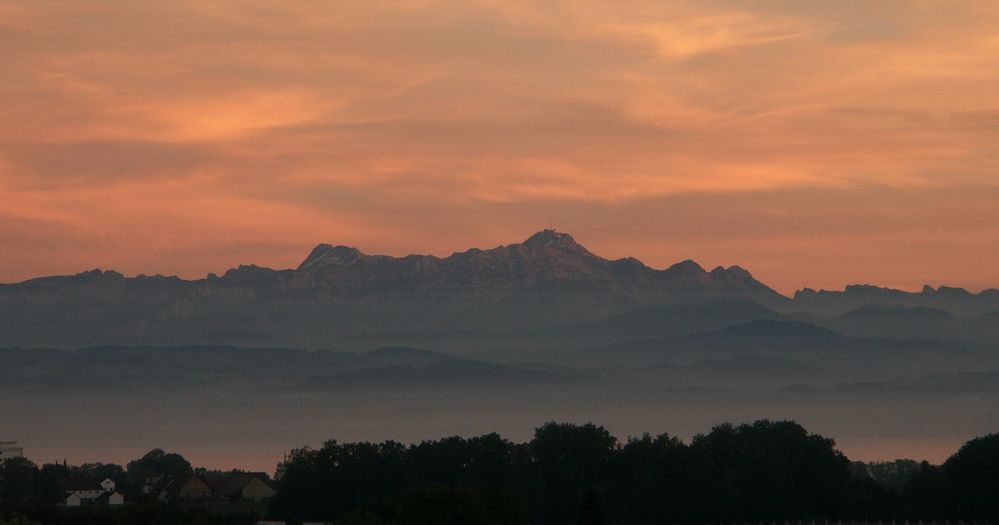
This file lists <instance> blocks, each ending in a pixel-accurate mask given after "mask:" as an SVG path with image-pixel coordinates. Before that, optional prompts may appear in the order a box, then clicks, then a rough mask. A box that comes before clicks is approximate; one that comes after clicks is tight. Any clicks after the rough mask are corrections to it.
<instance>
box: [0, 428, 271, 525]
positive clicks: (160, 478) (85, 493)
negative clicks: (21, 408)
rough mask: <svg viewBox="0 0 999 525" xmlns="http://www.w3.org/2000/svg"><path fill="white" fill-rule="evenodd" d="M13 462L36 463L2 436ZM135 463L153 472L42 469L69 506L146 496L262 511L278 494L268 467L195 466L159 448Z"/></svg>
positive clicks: (5, 455)
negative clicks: (216, 468) (218, 468)
mask: <svg viewBox="0 0 999 525" xmlns="http://www.w3.org/2000/svg"><path fill="white" fill-rule="evenodd" d="M8 461H10V462H12V463H16V462H22V463H24V464H25V465H30V464H31V463H30V462H29V461H28V460H27V458H26V457H25V453H24V448H23V447H22V446H19V444H18V442H17V441H0V465H5V464H6V463H7V462H8ZM5 466H6V465H5ZM129 467H131V470H137V471H145V472H150V473H151V474H152V475H148V476H142V477H141V480H139V479H135V475H129V474H134V473H130V472H129V471H128V469H126V468H122V467H121V466H118V465H111V464H101V463H95V464H85V465H81V466H78V467H77V466H69V465H68V464H67V463H66V462H65V461H64V462H63V463H61V464H59V463H49V464H45V465H42V466H41V469H40V472H41V473H42V476H43V477H45V478H46V481H48V482H50V485H51V489H52V490H53V491H58V498H59V501H58V502H57V505H58V506H59V507H65V508H67V509H72V508H93V507H101V506H103V507H119V506H122V505H125V504H127V503H135V502H138V501H143V502H158V503H164V504H178V505H198V506H201V507H208V508H212V509H215V510H217V511H220V512H228V511H260V510H262V509H263V508H265V506H266V502H267V500H268V499H270V498H271V497H273V496H274V495H275V494H277V481H276V480H274V479H271V477H270V476H269V475H268V474H266V473H264V472H243V471H229V472H221V471H208V470H206V469H192V468H191V466H190V464H189V463H187V461H186V460H184V459H183V458H182V457H181V456H179V455H177V454H167V453H164V452H163V451H161V450H159V449H156V450H153V451H151V452H150V453H149V454H146V455H145V456H144V457H143V458H140V459H138V460H136V461H133V462H130V463H129ZM2 480H3V478H2V475H0V481H2Z"/></svg>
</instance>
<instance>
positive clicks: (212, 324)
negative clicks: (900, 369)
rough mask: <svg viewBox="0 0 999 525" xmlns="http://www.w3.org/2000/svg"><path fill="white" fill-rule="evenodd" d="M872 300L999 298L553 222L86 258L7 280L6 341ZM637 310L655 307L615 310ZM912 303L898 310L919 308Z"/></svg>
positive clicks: (282, 338) (577, 325) (409, 326)
mask: <svg viewBox="0 0 999 525" xmlns="http://www.w3.org/2000/svg"><path fill="white" fill-rule="evenodd" d="M866 305H883V306H888V307H894V306H903V307H910V308H914V307H926V308H933V309H937V310H941V311H943V312H944V315H948V312H949V314H954V315H956V316H958V317H968V316H977V317H978V318H980V319H981V324H982V325H983V326H981V327H977V328H975V330H976V331H975V332H974V334H973V335H974V337H977V338H979V339H988V340H991V339H993V338H994V336H993V335H992V332H991V331H990V330H992V329H991V328H990V327H989V326H987V323H988V322H989V321H988V318H985V317H982V316H983V314H986V313H988V312H994V311H999V291H995V290H989V291H986V292H982V293H979V294H971V293H969V292H967V291H966V290H962V289H958V288H947V287H940V288H930V287H926V288H924V289H923V290H922V291H921V292H918V293H909V292H902V291H899V290H891V289H886V288H879V287H875V286H866V285H858V286H850V287H847V288H846V290H844V291H842V292H827V291H818V292H816V291H814V290H810V289H805V290H802V291H800V292H798V293H796V294H795V296H794V298H793V299H791V298H787V297H785V296H783V295H781V294H779V293H777V292H776V291H774V290H773V289H772V288H770V287H769V286H767V285H766V284H764V283H762V282H760V281H759V280H757V279H756V278H755V277H753V275H752V274H751V273H750V272H749V271H747V270H745V269H744V268H742V267H739V266H728V267H724V266H717V267H715V268H713V269H712V270H710V271H707V270H705V269H704V268H703V267H702V266H701V265H700V264H698V263H697V262H695V261H693V260H689V259H688V260H684V261H680V262H678V263H676V264H673V265H671V266H669V267H666V268H663V269H657V268H651V267H649V266H647V265H645V264H644V263H642V262H641V261H639V260H638V259H635V258H630V257H629V258H622V259H616V260H610V259H605V258H603V257H600V256H599V255H596V254H594V253H593V252H591V251H590V250H588V249H587V248H586V247H584V246H583V245H582V244H580V243H579V242H577V241H576V239H575V238H573V236H572V235H570V234H568V233H565V232H559V231H556V230H553V229H546V230H541V231H539V232H536V233H534V234H532V235H529V236H528V237H527V238H526V239H525V240H524V241H523V242H520V243H513V244H507V245H501V246H496V247H494V248H488V249H479V248H471V249H468V250H465V251H461V252H456V253H453V254H451V255H449V256H446V257H437V256H433V255H407V256H404V257H392V256H387V255H372V254H368V253H365V252H364V251H362V250H360V249H358V248H355V247H351V246H342V245H340V246H337V245H334V244H327V243H323V244H318V245H316V246H315V248H313V249H312V250H311V251H310V252H309V253H308V254H307V256H306V257H305V258H304V259H303V260H302V262H301V264H299V265H298V266H297V267H296V268H293V269H281V270H275V269H271V268H265V267H260V266H256V265H252V264H242V265H239V266H237V267H235V268H231V269H229V270H227V271H226V272H224V273H223V274H222V275H221V276H220V275H216V274H209V275H208V276H207V277H206V278H204V279H194V280H185V279H180V278H177V277H175V276H170V277H164V276H159V275H155V276H146V275H139V276H136V277H125V276H124V275H122V274H121V273H118V272H115V271H113V270H109V271H101V270H90V271H86V272H81V273H79V274H76V275H69V276H51V277H40V278H36V279H31V280H28V281H24V282H21V283H16V284H5V285H0V345H9V346H15V345H19V346H53V347H80V346H92V345H201V344H212V345H238V346H288V347H304V348H343V347H349V348H354V349H365V350H366V349H369V348H373V347H377V346H391V345H398V344H403V345H421V344H424V343H423V342H421V340H419V339H413V338H412V336H410V335H405V334H417V333H418V334H423V335H422V336H421V337H424V336H425V337H426V338H429V340H430V341H433V342H440V341H441V340H442V339H441V337H444V336H443V335H442V334H462V333H466V334H467V333H479V334H486V333H492V334H497V333H515V332H525V333H530V334H533V335H531V336H530V337H534V338H535V339H536V340H537V338H538V337H546V338H548V339H547V340H548V341H552V342H556V343H557V342H558V341H568V340H576V341H578V340H580V338H589V339H590V340H591V341H598V340H599V341H610V340H613V339H614V338H618V337H622V336H627V334H628V333H629V331H636V332H640V333H644V334H658V335H668V334H682V333H690V332H691V330H692V329H694V327H698V328H699V329H711V328H719V327H723V326H727V325H729V324H734V323H739V322H746V321H751V320H753V319H757V318H761V317H762V318H775V317H777V316H780V315H791V314H793V315H794V316H798V317H795V318H799V317H800V318H801V319H802V320H809V321H813V322H815V323H818V324H823V325H832V324H835V323H836V322H840V320H836V319H827V320H822V319H818V318H816V317H815V316H820V317H827V318H832V317H836V316H840V315H843V314H845V313H846V312H849V311H850V310H854V309H856V308H858V307H862V306H866ZM758 307H759V308H758ZM640 309H649V310H646V311H644V313H642V312H637V313H636V314H635V315H628V316H625V317H621V318H611V316H615V315H617V314H624V313H628V312H634V311H638V310H640ZM871 312H872V314H875V313H876V314H878V315H881V316H884V315H886V314H885V313H884V312H882V311H880V310H871ZM918 313H919V312H918V311H917V312H902V314H899V315H903V314H904V315H903V317H904V318H905V319H910V318H911V319H916V318H915V317H914V314H918ZM809 316H812V317H809ZM896 317H897V316H896ZM605 320H606V322H605ZM903 320H904V319H903ZM907 322H908V321H907ZM917 322H918V320H917ZM629 323H631V324H630V327H629ZM950 323H951V325H953V324H954V322H950ZM900 326H901V324H900ZM948 326H949V325H948ZM955 326H956V325H955ZM948 329H949V328H948ZM947 333H948V334H949V333H957V332H954V330H951V331H950V332H947ZM960 333H970V332H967V331H960ZM455 337H465V336H455ZM476 337H478V336H476ZM514 339H516V337H514ZM465 340H466V341H473V342H474V341H475V339H465Z"/></svg>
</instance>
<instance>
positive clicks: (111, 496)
mask: <svg viewBox="0 0 999 525" xmlns="http://www.w3.org/2000/svg"><path fill="white" fill-rule="evenodd" d="M94 502H95V503H97V504H98V505H109V506H111V507H116V506H118V505H124V504H125V496H124V494H122V493H121V492H118V491H114V492H105V493H104V494H102V495H101V496H100V497H99V498H97V499H96V500H94Z"/></svg>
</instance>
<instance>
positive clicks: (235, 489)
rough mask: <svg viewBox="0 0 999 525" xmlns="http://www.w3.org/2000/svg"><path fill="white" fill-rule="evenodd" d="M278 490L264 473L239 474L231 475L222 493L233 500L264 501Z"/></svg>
mask: <svg viewBox="0 0 999 525" xmlns="http://www.w3.org/2000/svg"><path fill="white" fill-rule="evenodd" d="M275 494H277V491H276V490H274V487H272V486H271V485H270V483H269V482H268V480H267V475H266V474H263V473H251V474H237V475H234V476H231V477H229V479H228V480H226V483H225V484H224V485H223V487H222V490H221V495H222V496H224V497H226V498H229V499H232V500H251V501H262V500H265V499H269V498H272V497H274V495H275Z"/></svg>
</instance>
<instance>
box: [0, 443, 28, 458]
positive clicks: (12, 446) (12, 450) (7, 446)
mask: <svg viewBox="0 0 999 525" xmlns="http://www.w3.org/2000/svg"><path fill="white" fill-rule="evenodd" d="M23 456H24V449H23V448H21V447H19V446H17V441H0V462H2V461H3V460H5V459H9V458H20V457H23Z"/></svg>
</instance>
